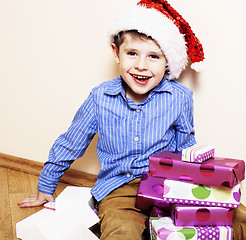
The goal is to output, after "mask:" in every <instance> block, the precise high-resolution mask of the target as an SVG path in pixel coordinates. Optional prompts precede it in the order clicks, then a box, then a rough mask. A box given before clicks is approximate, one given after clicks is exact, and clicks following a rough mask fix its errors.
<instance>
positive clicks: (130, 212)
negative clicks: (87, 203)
mask: <svg viewBox="0 0 246 240" xmlns="http://www.w3.org/2000/svg"><path fill="white" fill-rule="evenodd" d="M139 182H140V178H138V179H135V180H133V181H131V182H130V183H127V184H125V185H123V186H121V187H119V188H118V189H116V190H114V191H113V192H112V193H110V194H109V195H108V196H107V197H105V198H104V199H103V200H102V201H101V202H100V203H99V205H98V216H99V218H100V224H101V238H100V239H107V240H110V239H113V240H117V239H120V240H124V239H125V240H129V239H131V240H135V239H136V240H140V239H142V234H143V231H144V229H145V220H146V218H147V216H146V215H145V214H144V213H143V212H142V211H141V210H139V209H137V208H136V207H135V201H136V195H137V192H138V187H139Z"/></svg>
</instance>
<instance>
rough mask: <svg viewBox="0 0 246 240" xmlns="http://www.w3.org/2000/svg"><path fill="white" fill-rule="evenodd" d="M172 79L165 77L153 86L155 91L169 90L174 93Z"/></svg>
mask: <svg viewBox="0 0 246 240" xmlns="http://www.w3.org/2000/svg"><path fill="white" fill-rule="evenodd" d="M171 81H172V80H167V79H166V78H163V79H162V80H161V82H160V83H159V84H158V85H157V86H155V87H154V88H153V90H152V91H153V92H169V93H171V94H172V89H173V88H172V84H171Z"/></svg>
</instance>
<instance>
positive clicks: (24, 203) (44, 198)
mask: <svg viewBox="0 0 246 240" xmlns="http://www.w3.org/2000/svg"><path fill="white" fill-rule="evenodd" d="M53 200H54V198H53V196H52V195H50V194H46V193H42V192H38V194H36V195H31V196H29V197H28V198H25V199H23V200H20V201H19V202H18V203H17V204H18V205H19V207H21V208H25V207H39V206H42V205H43V204H44V203H46V202H50V201H53Z"/></svg>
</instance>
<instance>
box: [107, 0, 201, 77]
mask: <svg viewBox="0 0 246 240" xmlns="http://www.w3.org/2000/svg"><path fill="white" fill-rule="evenodd" d="M128 30H137V31H138V32H139V33H143V34H145V35H147V36H150V37H151V38H152V39H154V40H155V41H156V42H157V43H158V45H159V46H160V48H161V49H162V51H163V53H164V55H165V56H166V59H167V64H168V66H167V67H168V70H169V71H168V76H167V78H168V79H174V78H178V77H179V76H180V74H181V72H182V71H183V70H184V69H185V67H186V65H187V63H188V57H189V58H190V61H191V68H192V69H194V70H196V71H200V70H202V68H203V60H204V53H203V48H202V45H201V43H200V41H199V40H198V39H197V37H196V36H195V34H194V33H193V31H192V30H191V28H190V26H189V24H188V23H187V22H186V21H185V20H184V19H183V17H182V16H181V15H180V14H179V13H178V12H177V11H176V10H175V9H174V8H172V7H171V6H170V4H169V3H168V2H167V1H165V0H159V1H158V0H141V1H140V2H139V3H138V4H137V6H134V7H132V8H129V9H127V11H125V12H123V13H122V14H121V15H119V16H118V18H117V19H115V21H114V22H113V23H112V26H111V28H110V30H109V36H110V42H111V43H112V42H113V38H114V36H115V35H116V34H118V33H119V32H121V31H128Z"/></svg>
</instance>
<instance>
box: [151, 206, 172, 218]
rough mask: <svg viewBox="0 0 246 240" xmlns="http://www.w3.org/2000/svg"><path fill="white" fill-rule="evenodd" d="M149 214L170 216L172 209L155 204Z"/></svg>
mask: <svg viewBox="0 0 246 240" xmlns="http://www.w3.org/2000/svg"><path fill="white" fill-rule="evenodd" d="M149 216H150V217H167V216H170V210H169V209H168V210H167V209H163V208H159V207H156V206H153V207H152V209H151V211H150V213H149Z"/></svg>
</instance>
